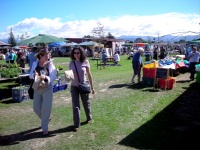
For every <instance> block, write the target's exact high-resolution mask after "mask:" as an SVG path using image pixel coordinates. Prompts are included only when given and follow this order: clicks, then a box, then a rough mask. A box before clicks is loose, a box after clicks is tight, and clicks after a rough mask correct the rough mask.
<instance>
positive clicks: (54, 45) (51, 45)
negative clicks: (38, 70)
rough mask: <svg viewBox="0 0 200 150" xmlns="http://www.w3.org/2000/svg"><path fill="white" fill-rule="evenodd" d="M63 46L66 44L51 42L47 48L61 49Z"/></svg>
mask: <svg viewBox="0 0 200 150" xmlns="http://www.w3.org/2000/svg"><path fill="white" fill-rule="evenodd" d="M63 45H66V42H53V43H51V44H49V45H48V46H49V47H50V48H51V47H61V46H63Z"/></svg>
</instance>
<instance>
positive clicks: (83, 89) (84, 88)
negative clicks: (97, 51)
mask: <svg viewBox="0 0 200 150" xmlns="http://www.w3.org/2000/svg"><path fill="white" fill-rule="evenodd" d="M73 62H74V66H75V68H76V63H75V61H73ZM76 72H77V75H78V81H79V84H78V89H79V92H80V94H89V93H90V92H91V90H90V83H89V82H83V83H80V78H79V74H78V70H77V68H76Z"/></svg>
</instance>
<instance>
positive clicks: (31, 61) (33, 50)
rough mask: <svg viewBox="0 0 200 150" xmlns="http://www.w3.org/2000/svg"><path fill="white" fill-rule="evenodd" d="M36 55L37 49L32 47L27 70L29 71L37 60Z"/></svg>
mask: <svg viewBox="0 0 200 150" xmlns="http://www.w3.org/2000/svg"><path fill="white" fill-rule="evenodd" d="M37 53H38V48H37V47H33V48H32V52H31V53H30V54H29V66H30V69H29V70H31V68H32V64H33V62H34V61H36V60H37V59H36V57H35V54H37Z"/></svg>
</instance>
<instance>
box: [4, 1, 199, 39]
mask: <svg viewBox="0 0 200 150" xmlns="http://www.w3.org/2000/svg"><path fill="white" fill-rule="evenodd" d="M0 5H1V10H0V11H1V15H0V20H1V22H0V39H5V38H7V37H8V36H9V32H10V28H12V29H13V33H14V35H15V37H16V38H17V37H18V36H21V35H22V34H25V33H27V35H28V36H30V37H31V36H35V35H38V34H39V33H46V34H51V35H55V36H59V37H83V36H84V35H92V34H91V31H92V29H93V28H95V27H97V21H99V22H101V23H102V25H103V26H104V30H105V34H107V33H108V32H110V33H111V34H112V35H114V36H115V37H119V36H121V35H129V36H131V35H142V36H144V35H146V36H156V35H157V34H159V35H166V34H170V33H176V32H187V31H192V33H193V32H195V33H194V34H197V35H198V34H199V32H200V24H199V23H200V0H151V1H149V0H141V1H139V0H100V1H95V0H56V1H55V0H1V1H0Z"/></svg>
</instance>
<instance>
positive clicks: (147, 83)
mask: <svg viewBox="0 0 200 150" xmlns="http://www.w3.org/2000/svg"><path fill="white" fill-rule="evenodd" d="M154 80H155V79H154V78H146V77H142V85H143V86H147V87H152V86H153V85H154Z"/></svg>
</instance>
